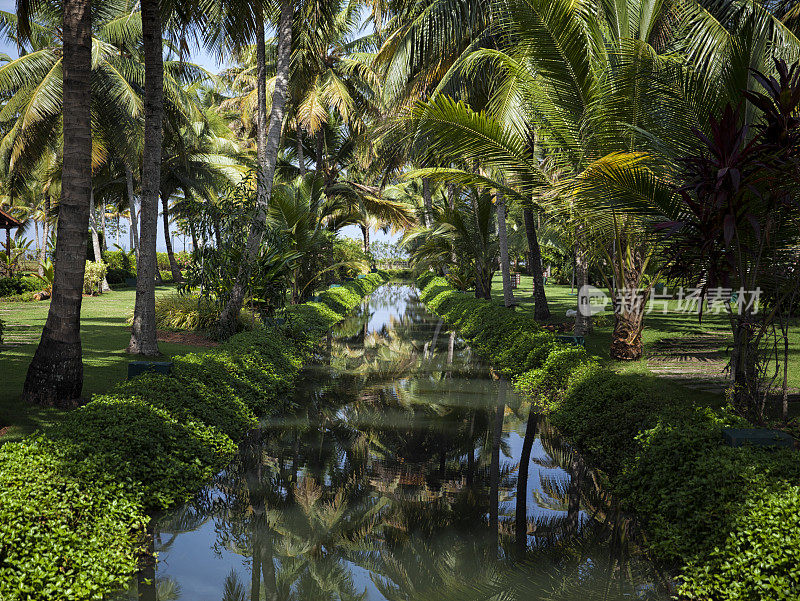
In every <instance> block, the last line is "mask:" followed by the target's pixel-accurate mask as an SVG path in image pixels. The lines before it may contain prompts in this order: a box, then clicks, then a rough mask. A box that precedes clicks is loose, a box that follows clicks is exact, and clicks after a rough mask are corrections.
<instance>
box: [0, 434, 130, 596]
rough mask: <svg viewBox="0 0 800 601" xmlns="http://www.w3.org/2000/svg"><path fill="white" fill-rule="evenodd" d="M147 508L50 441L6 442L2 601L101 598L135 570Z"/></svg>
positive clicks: (1, 450)
mask: <svg viewBox="0 0 800 601" xmlns="http://www.w3.org/2000/svg"><path fill="white" fill-rule="evenodd" d="M143 524H144V516H143V514H142V511H141V505H140V503H139V500H138V498H137V497H136V496H135V494H132V493H131V490H130V488H128V487H126V483H119V482H114V481H110V480H109V479H107V478H99V479H97V478H95V479H92V480H83V479H79V478H76V477H75V476H74V475H72V474H71V473H70V467H69V466H68V465H67V464H65V461H64V458H63V456H62V453H61V452H60V450H59V449H58V448H57V447H56V446H55V445H54V444H53V443H52V442H49V441H46V440H44V439H41V438H39V439H29V440H27V441H26V442H23V443H7V444H5V445H3V446H2V447H0V599H3V601H17V600H20V601H22V600H25V601H28V600H32V599H54V600H55V599H58V600H62V599H76V600H77V599H101V598H104V596H105V594H106V593H107V592H108V591H113V590H116V589H119V588H121V587H123V586H125V585H126V584H127V582H128V580H129V578H130V577H131V575H132V574H133V573H134V571H135V570H136V558H135V556H134V553H133V548H134V542H135V538H134V537H135V535H136V534H137V531H138V530H141V529H142V527H143Z"/></svg>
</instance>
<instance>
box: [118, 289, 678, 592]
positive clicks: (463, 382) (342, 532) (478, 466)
mask: <svg viewBox="0 0 800 601" xmlns="http://www.w3.org/2000/svg"><path fill="white" fill-rule="evenodd" d="M286 402H287V407H288V409H287V410H286V411H285V412H281V417H280V418H270V419H266V420H264V421H263V423H262V425H261V428H260V430H259V431H258V432H256V433H255V434H254V435H253V436H252V437H251V438H250V439H249V440H248V441H246V442H245V443H244V444H242V446H241V448H240V453H239V456H238V457H237V459H236V461H234V462H233V463H232V464H231V465H230V466H229V468H228V469H227V470H225V471H224V472H223V473H221V474H219V476H218V477H217V479H216V480H215V482H214V483H213V484H212V485H210V486H209V487H208V488H207V489H206V490H204V491H203V492H202V493H201V494H200V495H198V497H197V499H195V500H194V501H193V502H192V503H190V504H187V505H186V506H184V507H182V508H179V509H178V510H176V511H173V512H171V513H169V514H166V515H163V516H159V517H157V518H156V519H154V521H153V523H152V529H153V534H154V542H153V546H154V550H155V551H156V552H157V554H158V563H157V565H156V568H155V582H154V584H155V586H147V585H145V584H143V583H142V579H141V578H140V584H139V586H138V593H137V592H136V590H135V589H136V585H134V587H133V589H132V591H131V593H130V596H131V597H133V598H136V597H140V598H148V599H153V597H156V598H157V599H159V600H160V601H168V600H178V599H181V600H191V601H223V600H224V601H245V600H248V601H249V600H256V599H267V600H274V601H288V600H290V599H291V600H314V601H316V600H342V601H345V600H351V599H365V600H370V601H372V600H376V601H377V600H384V599H386V600H400V599H402V600H408V601H411V600H425V601H427V600H438V599H454V600H456V599H457V600H459V601H464V600H470V599H475V600H478V599H486V600H488V599H500V598H503V599H521V600H522V599H524V600H535V599H563V600H580V601H588V600H591V599H612V600H617V599H665V598H667V597H666V595H665V594H664V593H663V592H661V590H660V586H659V584H658V583H659V582H660V578H659V576H658V574H657V572H656V571H655V570H654V569H653V568H652V567H651V566H650V564H649V563H648V562H647V561H646V560H644V558H643V557H642V553H641V551H640V549H639V548H638V546H637V544H636V537H635V536H633V535H632V534H631V530H632V527H631V526H630V524H629V522H628V521H627V520H626V519H625V518H624V516H622V515H620V514H619V512H617V511H616V510H615V509H614V508H613V504H612V502H611V499H610V498H609V497H608V495H606V494H604V493H603V492H602V490H601V488H600V487H599V486H598V483H597V479H596V477H595V476H594V474H593V473H592V472H591V470H590V469H589V468H588V467H587V466H586V465H585V464H584V462H583V461H582V460H581V458H580V457H579V456H578V455H577V454H576V453H574V452H573V451H572V450H571V449H570V448H569V446H568V445H567V444H566V443H565V442H564V441H562V440H560V439H559V436H558V434H557V433H556V432H555V431H553V429H552V428H551V427H549V425H548V424H547V422H546V421H545V420H542V419H536V418H533V421H531V423H530V424H529V423H528V422H529V419H528V417H529V410H530V409H529V406H528V404H527V403H525V402H524V401H523V399H521V398H520V397H519V396H518V395H517V394H516V393H515V392H514V390H513V388H511V387H510V386H509V385H508V383H506V382H504V381H501V380H497V379H494V378H493V377H492V374H491V372H490V369H489V367H488V366H487V365H486V364H485V363H483V362H482V361H481V360H480V358H478V357H477V356H475V355H474V354H473V353H472V352H471V350H470V349H469V348H468V347H467V346H465V344H464V343H463V341H461V340H460V339H459V338H458V337H457V336H456V335H455V334H454V333H453V332H451V331H448V329H447V328H446V326H445V325H444V324H443V323H442V322H441V320H439V318H438V317H436V316H434V315H432V314H430V313H428V312H427V311H426V310H425V308H424V306H423V305H422V304H421V303H420V302H419V300H418V298H417V293H416V290H415V289H414V288H413V287H410V286H406V285H401V284H388V285H386V286H383V287H382V288H380V289H379V290H377V291H376V292H374V293H373V294H372V295H371V296H370V297H369V298H368V299H366V300H365V302H364V303H363V305H362V306H361V308H360V310H359V311H358V312H357V314H356V315H354V316H353V317H352V318H350V319H348V320H347V321H345V322H343V323H341V324H340V325H339V326H338V327H336V329H335V330H334V331H333V332H332V333H331V335H330V336H329V337H328V339H327V340H325V341H323V342H322V343H321V344H320V347H319V352H318V354H317V357H316V360H315V362H314V363H313V364H312V365H310V366H309V367H308V368H307V369H306V370H305V371H304V373H303V376H302V378H301V379H300V382H299V384H298V387H297V389H296V390H295V392H294V395H293V397H292V398H291V399H287V400H286ZM145 575H146V574H145Z"/></svg>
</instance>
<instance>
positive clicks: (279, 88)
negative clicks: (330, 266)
mask: <svg viewBox="0 0 800 601" xmlns="http://www.w3.org/2000/svg"><path fill="white" fill-rule="evenodd" d="M293 17H294V4H293V2H292V0H281V2H280V17H279V20H278V47H277V52H276V55H277V58H276V77H275V89H274V91H273V94H272V107H271V109H270V119H269V128H268V129H267V130H266V133H264V132H263V128H264V126H265V124H266V88H264V91H263V93H262V92H261V89H262V80H265V79H266V71H265V70H262V69H261V68H260V65H261V64H262V62H261V58H263V59H264V61H265V60H266V58H265V57H263V56H262V55H261V50H258V52H259V73H258V74H257V78H258V88H259V95H260V97H259V111H261V107H262V105H263V107H264V108H263V112H261V114H262V115H263V118H261V119H260V124H261V128H260V129H261V130H262V131H261V132H260V133H259V145H258V146H259V149H261V148H263V152H259V154H260V156H259V158H258V180H257V186H258V191H257V198H258V210H257V211H256V212H255V214H254V216H253V221H252V223H251V226H250V233H249V235H248V241H247V247H246V252H245V255H244V257H243V260H242V262H241V266H240V269H239V273H238V274H237V276H236V282H235V284H234V286H233V289H232V290H231V294H230V297H229V299H228V303H227V304H226V306H225V309H224V310H223V311H222V313H221V314H220V320H219V330H220V334H221V335H223V336H229V335H231V334H233V333H234V332H235V331H236V323H237V322H238V318H239V313H240V312H241V309H242V303H243V302H244V297H245V294H246V292H247V289H246V288H247V283H248V281H249V273H250V269H251V267H252V264H253V262H254V260H255V258H256V256H257V254H258V251H259V249H260V247H261V239H262V235H263V231H264V226H265V223H266V219H267V211H268V207H267V201H268V199H269V197H270V194H271V191H272V185H273V178H274V175H275V165H276V163H277V160H278V145H279V143H280V138H281V129H282V127H283V121H284V108H285V104H286V97H287V91H288V86H289V68H290V51H291V47H292V19H293ZM262 23H263V22H262ZM259 31H261V37H260V38H259V39H258V40H257V46H258V48H262V47H263V31H262V30H260V29H259ZM264 64H265V63H264ZM262 75H263V76H262ZM263 85H266V84H265V83H264V84H263ZM262 140H263V143H261V142H262Z"/></svg>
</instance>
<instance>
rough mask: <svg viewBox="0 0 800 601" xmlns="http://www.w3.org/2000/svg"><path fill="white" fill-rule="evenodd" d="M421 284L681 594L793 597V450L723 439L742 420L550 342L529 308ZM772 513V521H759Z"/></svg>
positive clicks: (796, 470) (797, 532) (440, 284)
mask: <svg viewBox="0 0 800 601" xmlns="http://www.w3.org/2000/svg"><path fill="white" fill-rule="evenodd" d="M418 285H419V287H420V288H421V290H422V292H421V298H422V300H423V301H424V302H425V303H426V304H427V306H428V307H429V308H430V309H431V310H433V311H434V312H436V313H438V314H439V315H440V316H442V317H443V318H444V319H445V320H446V321H447V322H448V323H450V324H451V325H452V326H454V327H456V328H458V329H459V330H460V332H461V333H462V335H463V336H464V337H465V339H466V340H467V341H468V342H470V343H471V344H473V345H474V348H475V349H476V350H477V351H478V352H480V353H483V354H485V356H486V357H487V358H488V359H489V360H491V361H492V363H493V365H495V367H496V368H498V369H499V370H501V371H502V372H503V373H504V374H505V375H507V376H509V377H511V378H513V379H514V382H515V384H516V386H517V388H519V389H520V390H521V391H522V392H524V393H525V394H526V395H527V396H528V397H530V399H531V401H532V402H534V403H537V404H538V406H539V407H541V410H542V411H543V412H544V413H546V414H547V415H548V416H549V419H550V421H551V423H552V424H553V425H554V426H555V427H556V428H557V429H558V430H559V431H560V432H561V433H562V434H563V435H564V436H565V437H566V438H567V439H569V440H571V441H572V442H573V443H574V444H575V445H576V447H577V448H578V449H579V450H580V451H581V453H582V454H584V456H585V457H586V458H587V460H588V461H589V462H590V463H591V464H593V465H594V466H596V467H597V468H599V469H600V470H601V471H602V473H603V474H605V476H606V477H607V479H608V484H609V486H610V488H611V490H612V491H613V493H614V494H615V495H617V496H618V498H619V500H620V502H621V503H622V505H623V506H624V507H625V508H626V509H628V510H630V511H632V512H634V513H635V515H636V516H637V517H638V518H639V520H640V521H641V523H642V525H643V527H644V530H645V532H646V535H647V546H648V548H649V550H650V552H651V553H652V554H653V557H654V558H656V559H657V560H658V561H659V562H661V563H663V564H664V565H666V566H667V567H668V568H669V569H671V570H672V571H673V573H675V574H676V576H677V581H678V583H679V589H680V591H681V593H682V594H684V595H686V596H687V597H689V598H696V599H714V600H716V599H760V598H785V599H790V598H793V597H792V596H791V595H792V594H791V593H790V591H793V590H794V591H796V590H799V589H798V587H799V586H800V570H798V568H797V564H796V563H792V562H791V561H789V560H788V559H787V558H790V557H791V553H790V552H789V553H784V552H782V551H781V550H780V548H782V547H783V545H784V544H785V543H789V544H790V543H791V541H794V540H797V538H798V536H800V522H798V521H797V520H796V515H797V514H796V513H793V512H794V511H796V509H797V507H796V500H797V487H798V485H800V465H799V464H798V461H797V457H796V455H795V453H794V452H793V451H791V450H780V451H773V450H763V449H754V448H731V447H728V446H725V445H724V444H723V440H722V428H723V427H730V426H740V427H741V426H746V425H747V422H746V421H744V420H743V419H742V418H741V417H737V416H735V415H733V414H731V413H728V412H727V411H725V410H723V409H715V408H711V407H703V406H698V405H697V404H695V403H693V402H692V401H691V400H690V399H688V398H687V397H686V396H685V395H675V394H670V393H669V392H666V391H665V389H664V386H663V385H662V384H661V383H660V381H659V380H658V379H657V378H655V377H652V376H647V375H643V374H636V373H616V372H613V371H611V370H610V369H608V368H607V367H604V366H602V365H601V364H600V363H598V361H597V359H596V358H593V357H592V356H590V355H589V354H588V353H587V352H586V351H585V350H584V349H583V348H580V347H571V346H565V345H562V344H559V343H554V340H553V336H552V335H549V334H547V333H546V332H545V331H544V330H543V329H542V327H541V326H540V325H539V324H537V323H536V322H535V321H534V320H533V319H532V318H531V317H530V316H529V315H525V314H520V313H519V312H513V311H509V310H502V309H500V308H499V307H498V306H497V305H496V304H495V303H493V302H491V301H487V300H483V299H476V298H472V297H470V296H468V295H466V294H464V293H461V292H458V291H456V290H455V289H453V288H452V287H451V286H450V285H449V284H448V282H447V280H446V279H444V278H441V277H436V276H435V275H434V274H432V273H427V274H424V275H422V276H420V278H419V280H418ZM490 316H491V317H490ZM512 347H515V348H517V349H518V350H521V349H522V348H525V349H526V350H527V349H528V348H530V350H528V354H527V359H526V360H525V361H524V362H520V360H519V356H520V355H516V356H514V357H510V355H509V353H507V352H506V351H507V349H508V348H512ZM771 518H774V519H776V520H777V521H776V522H775V524H774V526H771V527H768V528H761V527H759V526H760V525H762V524H766V523H768V520H769V519H771ZM751 549H752V550H751ZM755 549H759V551H756V550H755ZM761 549H763V550H764V552H763V553H762V552H761ZM781 595H783V596H781Z"/></svg>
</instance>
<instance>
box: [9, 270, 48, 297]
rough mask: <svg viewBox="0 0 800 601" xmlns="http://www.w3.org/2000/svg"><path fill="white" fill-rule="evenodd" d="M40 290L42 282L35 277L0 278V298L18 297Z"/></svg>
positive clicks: (17, 275)
mask: <svg viewBox="0 0 800 601" xmlns="http://www.w3.org/2000/svg"><path fill="white" fill-rule="evenodd" d="M41 289H42V281H41V280H40V279H39V278H37V277H36V276H32V275H25V276H23V275H20V274H16V275H14V276H12V277H0V297H7V296H19V295H22V294H25V293H27V292H37V291H39V290H41Z"/></svg>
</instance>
